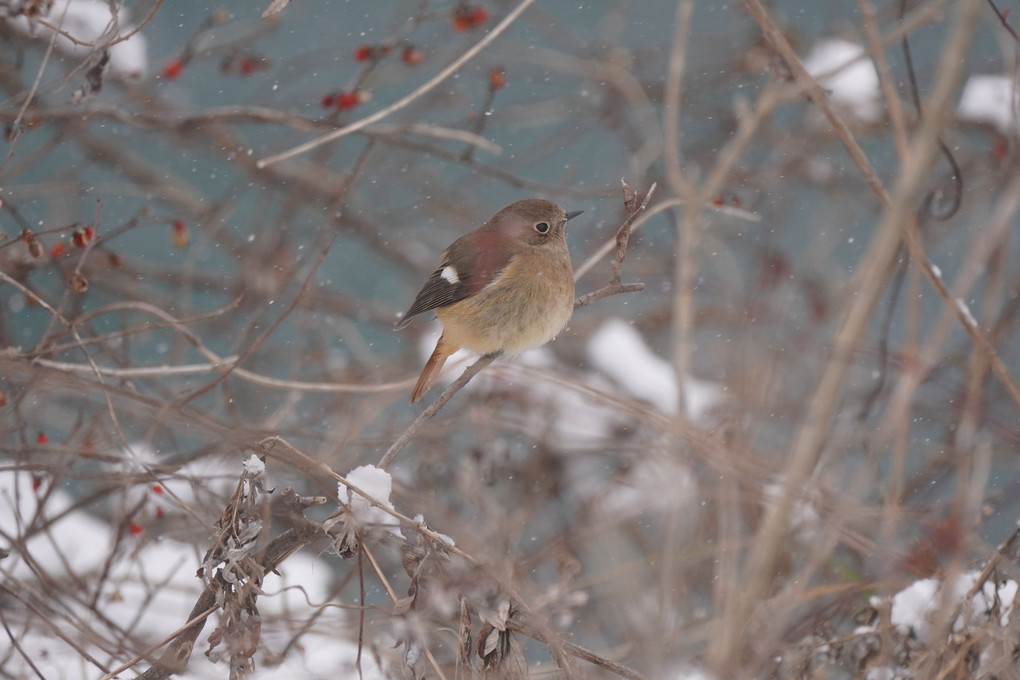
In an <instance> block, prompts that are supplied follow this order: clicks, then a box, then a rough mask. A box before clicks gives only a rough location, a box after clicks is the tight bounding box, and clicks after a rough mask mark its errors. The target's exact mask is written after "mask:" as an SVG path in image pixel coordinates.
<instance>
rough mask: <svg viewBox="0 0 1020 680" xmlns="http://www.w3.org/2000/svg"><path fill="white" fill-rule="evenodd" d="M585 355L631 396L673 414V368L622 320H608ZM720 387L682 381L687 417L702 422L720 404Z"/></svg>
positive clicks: (676, 394) (676, 399) (675, 403)
mask: <svg viewBox="0 0 1020 680" xmlns="http://www.w3.org/2000/svg"><path fill="white" fill-rule="evenodd" d="M588 356H589V358H590V359H591V362H592V364H593V365H594V366H595V367H596V368H597V369H598V370H599V371H601V372H602V373H603V374H605V375H606V376H608V377H609V378H610V379H612V380H613V381H614V382H616V383H617V384H619V385H620V387H622V388H623V390H624V391H625V392H627V393H628V394H630V395H631V396H633V397H636V398H638V399H641V400H642V401H646V402H648V403H649V404H651V405H652V406H654V407H656V408H657V409H659V410H660V411H662V412H663V413H676V412H677V406H678V403H679V392H678V390H677V385H676V377H675V376H674V372H673V366H672V364H670V363H669V362H668V361H666V360H665V359H663V358H662V357H660V356H658V355H657V354H655V353H654V352H653V351H652V350H651V348H649V347H648V344H647V343H645V340H644V338H643V337H641V334H640V333H638V332H637V330H635V329H634V327H633V326H631V325H630V324H628V323H627V322H625V321H623V320H622V319H610V320H609V321H607V322H606V323H604V324H603V325H602V326H601V327H600V328H599V329H598V330H597V331H595V333H593V334H592V336H591V339H590V340H589V341H588ZM723 391H724V390H723V388H721V387H720V386H719V385H717V384H716V383H712V382H708V381H704V380H697V379H695V378H690V377H688V378H687V379H685V380H684V401H685V403H686V406H687V409H686V410H687V417H688V418H690V419H691V420H693V421H700V420H702V419H703V418H704V417H705V416H706V415H707V414H708V412H709V411H711V409H713V408H714V407H716V406H717V405H719V404H721V403H722V400H723Z"/></svg>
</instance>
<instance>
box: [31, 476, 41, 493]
mask: <svg viewBox="0 0 1020 680" xmlns="http://www.w3.org/2000/svg"><path fill="white" fill-rule="evenodd" d="M41 486H42V477H40V476H39V475H32V491H38V490H39V487H41Z"/></svg>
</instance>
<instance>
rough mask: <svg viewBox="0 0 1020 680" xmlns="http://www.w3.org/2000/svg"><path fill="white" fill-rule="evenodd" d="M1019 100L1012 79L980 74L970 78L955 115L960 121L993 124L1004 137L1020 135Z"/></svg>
mask: <svg viewBox="0 0 1020 680" xmlns="http://www.w3.org/2000/svg"><path fill="white" fill-rule="evenodd" d="M1018 105H1020V98H1018V96H1017V88H1016V83H1014V82H1013V79H1012V78H1010V77H1009V76H991V75H977V76H971V77H970V78H968V79H967V84H966V85H964V87H963V94H962V95H960V105H959V106H958V107H957V108H956V115H957V117H959V118H960V120H965V121H968V122H971V123H982V124H986V125H992V126H994V127H995V129H997V130H998V131H999V132H1001V133H1002V134H1004V135H1015V134H1017V132H1018V130H1020V127H1018V125H1017V122H1018V119H1017V110H1018Z"/></svg>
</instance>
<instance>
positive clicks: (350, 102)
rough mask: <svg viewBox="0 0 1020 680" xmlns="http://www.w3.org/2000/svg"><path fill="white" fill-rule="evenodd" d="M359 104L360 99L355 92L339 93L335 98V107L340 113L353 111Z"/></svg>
mask: <svg viewBox="0 0 1020 680" xmlns="http://www.w3.org/2000/svg"><path fill="white" fill-rule="evenodd" d="M360 103H361V97H360V96H359V95H358V93H357V92H341V93H340V94H339V95H337V98H336V107H337V108H338V109H340V110H341V111H344V110H346V109H353V108H354V107H355V106H357V105H358V104H360Z"/></svg>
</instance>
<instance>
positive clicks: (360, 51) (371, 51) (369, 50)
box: [354, 45, 375, 61]
mask: <svg viewBox="0 0 1020 680" xmlns="http://www.w3.org/2000/svg"><path fill="white" fill-rule="evenodd" d="M374 56H375V48H374V47H372V46H371V45H358V47H357V49H355V50H354V61H368V60H369V59H371V58H372V57H374Z"/></svg>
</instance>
